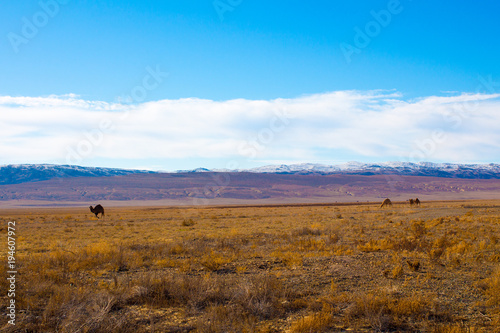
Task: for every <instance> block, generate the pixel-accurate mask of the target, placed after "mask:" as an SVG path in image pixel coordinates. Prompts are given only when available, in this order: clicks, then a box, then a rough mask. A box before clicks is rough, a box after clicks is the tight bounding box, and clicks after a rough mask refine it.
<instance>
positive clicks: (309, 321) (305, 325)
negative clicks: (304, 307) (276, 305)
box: [290, 303, 336, 333]
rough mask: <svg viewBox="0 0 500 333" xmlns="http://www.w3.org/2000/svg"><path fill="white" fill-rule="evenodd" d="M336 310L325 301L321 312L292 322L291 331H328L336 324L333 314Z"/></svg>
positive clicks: (293, 332) (297, 332) (308, 332)
mask: <svg viewBox="0 0 500 333" xmlns="http://www.w3.org/2000/svg"><path fill="white" fill-rule="evenodd" d="M335 312H336V311H335V310H334V308H333V307H332V306H331V305H329V304H326V303H323V309H322V310H321V312H317V313H314V314H312V315H308V316H305V317H302V318H300V319H299V320H297V321H295V322H293V323H292V325H291V327H290V332H291V333H310V332H318V333H320V332H327V331H328V330H329V329H331V328H332V327H333V325H334V318H333V314H334V313H335Z"/></svg>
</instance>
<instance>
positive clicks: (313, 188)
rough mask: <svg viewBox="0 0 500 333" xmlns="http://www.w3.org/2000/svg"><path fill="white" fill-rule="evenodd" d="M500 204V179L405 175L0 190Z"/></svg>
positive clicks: (8, 191) (69, 196) (77, 197)
mask: <svg viewBox="0 0 500 333" xmlns="http://www.w3.org/2000/svg"><path fill="white" fill-rule="evenodd" d="M386 197H389V198H391V199H392V200H395V201H398V200H400V201H404V200H406V199H408V198H411V197H419V198H420V199H421V200H422V199H423V200H463V199H500V180H499V179H489V180H478V179H450V178H439V177H419V176H400V175H373V176H362V175H297V174H262V173H212V172H204V173H172V174H131V175H124V176H115V177H78V178H63V179H51V180H46V181H40V182H31V183H23V184H10V185H1V186H0V205H2V206H6V205H8V203H13V202H17V203H18V204H22V203H23V202H24V204H27V203H28V202H29V201H30V202H31V204H33V205H37V204H48V205H57V204H62V205H67V204H77V205H80V204H83V203H85V204H87V203H89V202H91V203H92V202H98V201H99V202H101V203H103V202H108V203H109V204H115V205H123V204H130V202H131V201H135V202H136V203H143V204H146V203H149V204H159V205H161V204H168V205H172V204H183V205H200V204H235V203H238V204H244V203H299V202H357V201H359V202H362V201H379V200H382V199H383V198H386Z"/></svg>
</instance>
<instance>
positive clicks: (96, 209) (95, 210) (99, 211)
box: [90, 205, 104, 218]
mask: <svg viewBox="0 0 500 333" xmlns="http://www.w3.org/2000/svg"><path fill="white" fill-rule="evenodd" d="M90 211H91V212H92V213H94V214H95V217H97V218H99V216H97V214H101V217H103V216H104V208H103V207H102V206H101V205H97V206H95V207H92V206H90Z"/></svg>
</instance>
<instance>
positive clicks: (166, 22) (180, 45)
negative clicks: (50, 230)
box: [0, 0, 500, 170]
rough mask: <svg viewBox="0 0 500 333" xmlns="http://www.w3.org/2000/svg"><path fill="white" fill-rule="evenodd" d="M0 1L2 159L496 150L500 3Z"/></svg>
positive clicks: (378, 155)
mask: <svg viewBox="0 0 500 333" xmlns="http://www.w3.org/2000/svg"><path fill="white" fill-rule="evenodd" d="M0 6H1V11H0V50H1V52H0V97H1V98H2V100H1V103H0V112H1V113H0V124H1V126H2V128H8V130H6V131H4V133H3V134H0V139H1V140H2V141H0V163H2V164H8V163H42V162H44V163H74V164H81V165H96V166H113V167H129V168H135V167H142V168H152V169H166V170H174V169H189V168H195V167H199V166H201V167H211V168H213V167H218V168H224V167H226V166H228V165H237V166H238V167H252V166H259V165H263V164H268V163H282V162H283V163H294V162H317V163H341V162H345V161H349V160H357V161H362V162H363V161H365V162H366V161H377V162H380V161H388V160H400V161H405V160H406V161H417V160H418V161H420V160H427V161H439V162H443V161H449V162H462V163H469V162H481V163H487V162H500V154H499V153H498V152H499V150H498V148H499V145H500V141H498V137H497V136H496V135H497V134H496V133H497V132H499V131H498V129H499V128H498V124H500V123H499V122H496V123H495V121H496V120H497V118H496V117H498V116H497V115H496V113H497V112H498V110H500V108H499V105H500V102H499V98H498V96H497V95H496V94H498V93H499V92H500V84H499V82H500V66H499V61H498V59H499V55H500V43H498V41H499V36H500V25H498V23H497V21H498V13H499V12H500V4H499V3H498V2H496V1H482V2H481V3H480V4H475V3H472V2H466V1H439V2H432V1H418V0H413V1H410V0H401V1H395V0H390V1H309V2H306V1H272V2H271V1H258V0H253V1H250V0H216V1H213V0H207V1H204V0H198V1H189V0H175V1H174V0H170V1H169V0H163V1H106V2H105V3H103V2H100V1H77V0H64V1H63V0H41V1H24V2H19V1H14V0H7V1H4V2H2V4H1V5H0ZM346 50H351V51H352V50H355V51H353V53H350V54H349V53H346ZM374 96H375V97H374ZM464 96H466V97H464ZM467 96H468V97H467ZM471 96H472V97H471ZM448 97H449V98H451V99H443V98H448ZM440 98H441V99H440ZM464 100H465V101H464ZM416 108H418V110H420V114H421V116H418V117H419V119H418V120H417V116H415V115H414V114H413V112H415V113H417V114H418V111H416ZM280 112H281V113H280ZM283 112H285V113H286V114H287V115H288V116H289V117H290V118H283V117H282V118H280V119H281V120H283V119H285V120H289V121H288V123H287V124H284V127H283V128H282V127H280V126H278V125H276V122H275V123H272V122H273V119H275V117H277V116H276V115H277V114H283ZM187 114H189V117H188V118H186V117H185V116H186V115H187ZM374 114H378V117H374V119H375V118H380V119H387V121H386V123H381V124H378V125H377V126H378V127H377V128H374V127H370V125H371V124H373V123H374V122H371V123H369V124H363V123H361V124H360V123H359V122H358V120H359V119H361V118H363V119H371V118H370V117H372V116H373V115H374ZM27 116H29V117H30V118H31V119H36V122H35V121H33V122H31V121H30V120H27V118H26V117H27ZM78 117H79V118H78ZM221 117H223V118H221ZM411 117H413V118H411ZM77 119H78V120H77ZM131 119H134V121H133V122H132V121H131ZM139 119H140V120H139ZM193 119H205V121H204V122H199V121H194V122H192V120H193ZM292 119H293V120H295V121H293V120H292ZM106 121H108V122H109V123H111V124H112V126H111V125H110V129H106V130H103V129H102V126H101V125H102V122H106ZM193 123H194V124H193ZM391 123H394V124H400V126H402V127H401V128H392V127H391V126H390V125H388V124H391ZM273 124H274V125H273ZM472 124H474V125H475V126H476V127H475V128H473V127H472ZM100 126H101V127H100ZM207 126H211V127H210V128H208V127H207ZM477 126H479V127H477ZM162 128H165V129H168V130H169V131H170V133H176V135H171V134H169V133H165V132H164V131H162ZM148 129H149V131H150V133H148ZM387 132H390V133H389V134H392V135H393V136H388V135H387V134H388V133H387ZM88 133H94V135H95V138H96V139H95V140H94V142H92V140H90V139H89V138H88V137H89V134H88ZM352 133H357V135H356V136H355V137H353V138H351V137H350V136H351V135H352ZM436 133H438V134H436ZM439 134H442V135H439ZM266 135H267V137H266ZM403 135H404V136H405V139H401V136H403ZM315 136H318V137H315ZM375 136H376V137H375ZM396 138H398V139H396ZM328 140H336V142H335V143H334V142H328ZM129 141H130V142H129ZM354 141H356V142H355V143H352V142H354ZM358 141H359V142H358ZM462 141H464V143H463V144H462V145H461V147H462V148H460V144H458V143H457V142H462ZM125 142H127V143H126V144H125ZM326 142H328V143H326ZM472 143H474V144H472ZM38 144H39V145H40V146H37V145H38ZM47 145H49V146H50V148H49V147H47V148H44V147H45V146H47ZM252 147H253V148H252ZM464 147H468V149H470V150H466V149H465V148H464ZM78 148H80V149H79V150H80V153H78ZM85 149H86V150H85ZM252 149H253V150H252ZM75 151H77V154H78V158H70V157H68V156H73V157H75V156H76V155H75V154H73V152H75ZM119 152H121V153H119Z"/></svg>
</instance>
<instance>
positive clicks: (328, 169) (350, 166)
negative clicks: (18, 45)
mask: <svg viewBox="0 0 500 333" xmlns="http://www.w3.org/2000/svg"><path fill="white" fill-rule="evenodd" d="M200 172H201V173H203V172H251V173H266V174H273V173H274V174H297V175H308V174H315V175H334V174H337V175H343V174H345V175H401V176H428V177H444V178H466V179H500V164H452V163H429V162H421V163H410V162H385V163H359V162H348V163H345V164H338V165H324V164H314V163H301V164H289V165H288V164H281V165H267V166H262V167H258V168H252V169H238V170H227V169H206V168H197V169H194V170H179V171H177V173H200ZM136 173H168V172H155V171H145V170H127V169H116V168H99V167H82V166H75V165H54V164H18V165H4V166H0V185H5V184H19V183H26V182H35V181H42V180H49V179H53V178H72V177H110V176H123V175H129V174H136Z"/></svg>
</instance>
